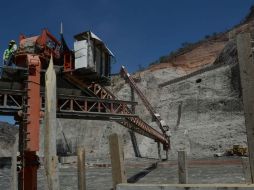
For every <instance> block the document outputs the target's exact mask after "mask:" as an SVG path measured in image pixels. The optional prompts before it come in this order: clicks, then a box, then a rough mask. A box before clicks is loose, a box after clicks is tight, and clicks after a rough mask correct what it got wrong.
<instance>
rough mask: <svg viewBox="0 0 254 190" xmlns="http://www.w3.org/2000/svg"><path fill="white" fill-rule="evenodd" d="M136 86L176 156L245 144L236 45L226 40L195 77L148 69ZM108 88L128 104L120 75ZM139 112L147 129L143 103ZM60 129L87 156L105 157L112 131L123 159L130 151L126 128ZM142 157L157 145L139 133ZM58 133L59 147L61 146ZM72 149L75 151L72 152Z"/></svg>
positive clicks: (74, 124)
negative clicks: (167, 135) (120, 140)
mask: <svg viewBox="0 0 254 190" xmlns="http://www.w3.org/2000/svg"><path fill="white" fill-rule="evenodd" d="M137 75H139V77H140V82H139V83H138V86H139V87H140V89H141V90H142V92H143V93H144V94H145V96H146V97H147V99H148V100H149V101H150V103H151V104H152V105H153V106H154V107H155V109H156V111H157V112H158V113H160V114H161V116H162V118H163V119H164V120H165V121H166V123H167V124H168V125H169V126H170V130H171V133H172V137H171V143H172V149H171V152H170V157H171V158H175V157H176V155H177V151H178V150H182V149H185V150H187V152H188V154H189V157H191V158H199V157H209V156H213V154H214V153H217V152H224V151H225V150H226V149H229V148H231V147H232V145H233V144H241V145H243V146H246V141H247V140H246V134H245V133H246V132H245V125H244V116H243V108H242V101H241V90H240V78H239V77H240V76H239V68H238V60H237V53H236V45H235V42H234V41H230V42H228V43H227V44H226V45H225V47H224V49H223V51H221V53H220V54H219V56H217V58H216V59H215V61H214V62H213V64H212V65H210V67H205V68H204V69H201V70H199V71H198V72H197V73H194V74H190V75H189V76H188V75H186V76H185V77H184V78H183V79H182V80H181V77H183V75H180V74H177V73H176V72H175V70H174V69H172V68H164V69H160V70H147V71H144V72H143V73H138V74H136V76H137ZM175 78H179V80H178V81H177V82H175V83H172V84H170V85H166V86H163V87H159V84H160V83H162V82H165V81H167V80H172V79H175ZM111 90H112V91H113V92H114V93H115V94H116V95H117V97H118V98H119V99H124V100H130V88H129V86H128V85H127V84H125V83H124V81H123V80H122V79H120V78H119V77H115V78H114V79H113V80H112V86H111ZM136 100H137V101H138V102H139V104H138V106H137V108H136V110H137V113H138V114H139V115H140V116H141V118H143V119H144V120H145V121H146V122H148V123H149V124H150V125H151V126H153V127H155V128H156V129H157V130H159V129H158V128H157V127H156V124H155V123H153V122H152V121H151V116H150V115H149V112H148V111H147V110H146V108H145V107H144V106H143V104H142V102H141V100H140V99H139V98H138V97H136ZM61 123H62V125H63V131H64V133H65V134H66V136H67V141H69V142H71V143H70V144H71V146H72V147H75V146H77V145H80V144H82V145H84V146H85V147H87V151H88V154H89V156H92V157H96V158H102V157H103V158H107V157H108V136H109V134H111V133H112V132H116V133H119V134H121V135H122V136H123V141H124V149H125V157H133V156H134V152H133V148H132V144H131V140H130V135H129V133H128V130H127V129H125V128H123V127H122V126H119V125H118V124H116V123H113V122H102V121H75V120H61ZM137 138H138V143H139V147H140V151H141V154H142V156H148V157H156V156H157V148H156V146H157V145H156V143H155V142H153V141H152V140H150V139H148V138H146V137H143V136H140V135H137ZM62 142H64V139H63V135H62V134H61V132H59V145H60V144H64V143H62ZM74 149H75V148H74Z"/></svg>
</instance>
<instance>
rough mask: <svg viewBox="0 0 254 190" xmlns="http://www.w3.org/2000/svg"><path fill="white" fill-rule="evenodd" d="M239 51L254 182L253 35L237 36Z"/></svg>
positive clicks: (253, 179) (253, 180)
mask: <svg viewBox="0 0 254 190" xmlns="http://www.w3.org/2000/svg"><path fill="white" fill-rule="evenodd" d="M237 51H238V60H239V66H240V76H241V84H242V95H243V106H244V116H245V125H246V131H247V141H248V151H249V162H250V170H251V179H252V183H253V182H254V62H253V53H252V51H251V35H250V33H243V34H240V35H238V36H237Z"/></svg>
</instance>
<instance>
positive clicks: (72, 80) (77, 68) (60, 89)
mask: <svg viewBox="0 0 254 190" xmlns="http://www.w3.org/2000/svg"><path fill="white" fill-rule="evenodd" d="M253 32H254V8H253V7H252V8H251V9H250V12H249V13H248V14H247V16H246V17H245V19H244V20H243V21H242V22H241V23H240V24H237V25H235V26H234V27H232V28H230V29H228V30H227V31H222V32H220V33H216V34H213V35H211V36H207V37H206V38H204V39H201V40H200V41H198V42H195V43H191V44H184V46H183V47H181V48H179V49H178V50H176V51H174V52H173V53H171V54H170V55H168V56H167V57H164V58H163V59H161V60H159V61H157V62H154V63H152V64H150V65H149V66H148V67H147V68H142V69H140V70H139V71H136V72H134V73H129V72H128V65H124V66H123V65H121V63H117V64H118V66H119V73H116V74H115V73H114V74H113V73H112V64H113V63H114V60H115V57H117V55H115V54H114V52H113V51H111V49H110V42H109V43H107V44H105V43H104V41H103V39H101V38H100V37H99V36H97V35H96V34H95V33H94V32H92V31H90V30H89V29H88V30H87V31H80V32H79V33H78V34H71V35H72V36H73V39H72V45H71V46H70V45H68V44H67V43H66V41H65V35H66V34H65V33H64V32H63V24H61V27H60V36H56V35H53V34H52V33H51V32H50V28H49V29H43V30H42V31H38V34H36V35H32V36H31V35H30V34H28V35H26V34H20V36H19V41H18V42H17V44H16V46H17V48H16V49H15V51H12V52H11V51H10V54H8V56H9V57H8V59H6V62H5V60H4V62H5V63H3V65H2V66H1V68H0V69H1V71H0V74H1V78H0V115H1V116H9V117H12V118H14V121H15V124H9V123H7V122H5V121H2V122H0V137H1V138H0V190H2V189H3V190H4V189H11V190H71V189H78V190H110V189H114V190H160V189H165V190H176V189H177V190H185V189H188V190H203V189H204V190H222V189H227V190H236V189H237V190H244V189H254V184H253V183H254V96H253V93H254V75H253V73H254V58H253V56H254V36H253ZM17 35H19V33H17ZM68 35H69V34H68ZM14 43H15V42H12V41H11V42H10V44H11V45H13V44H14ZM13 47H14V46H13Z"/></svg>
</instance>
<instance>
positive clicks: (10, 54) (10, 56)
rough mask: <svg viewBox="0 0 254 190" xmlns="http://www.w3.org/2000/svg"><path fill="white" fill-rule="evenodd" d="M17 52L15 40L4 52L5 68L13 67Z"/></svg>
mask: <svg viewBox="0 0 254 190" xmlns="http://www.w3.org/2000/svg"><path fill="white" fill-rule="evenodd" d="M16 51H17V45H16V42H15V41H14V40H11V41H10V42H9V47H8V49H6V50H5V51H4V56H3V61H4V66H12V64H13V62H14V55H15V53H16Z"/></svg>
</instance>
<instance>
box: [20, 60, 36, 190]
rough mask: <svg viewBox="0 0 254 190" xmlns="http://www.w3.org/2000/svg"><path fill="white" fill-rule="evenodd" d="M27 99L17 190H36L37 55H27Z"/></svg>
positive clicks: (24, 110)
mask: <svg viewBox="0 0 254 190" xmlns="http://www.w3.org/2000/svg"><path fill="white" fill-rule="evenodd" d="M27 63H28V73H27V74H28V77H27V81H26V91H27V97H26V101H25V104H26V105H23V106H24V109H23V115H22V117H23V127H22V128H23V130H22V133H23V134H22V137H23V139H22V140H21V141H20V143H23V147H22V149H23V150H20V158H21V164H22V169H21V171H20V173H19V190H37V170H38V168H39V158H38V156H37V155H36V151H39V132H40V71H41V62H40V58H39V56H37V55H27Z"/></svg>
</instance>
